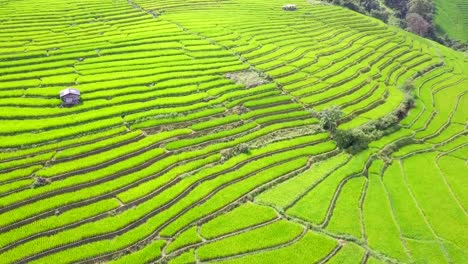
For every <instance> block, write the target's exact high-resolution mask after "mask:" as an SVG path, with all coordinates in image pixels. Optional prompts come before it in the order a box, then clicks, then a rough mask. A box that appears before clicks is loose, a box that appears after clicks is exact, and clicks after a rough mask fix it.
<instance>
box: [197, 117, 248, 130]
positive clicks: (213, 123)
mask: <svg viewBox="0 0 468 264" xmlns="http://www.w3.org/2000/svg"><path fill="white" fill-rule="evenodd" d="M239 120H240V117H239V116H238V115H228V116H223V117H221V118H216V119H212V120H208V121H205V122H201V123H197V124H194V125H192V126H191V127H190V128H191V129H193V130H195V131H199V130H203V129H209V128H213V127H217V126H221V125H225V124H230V123H233V122H236V121H239Z"/></svg>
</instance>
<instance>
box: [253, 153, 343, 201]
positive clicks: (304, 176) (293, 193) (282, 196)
mask: <svg viewBox="0 0 468 264" xmlns="http://www.w3.org/2000/svg"><path fill="white" fill-rule="evenodd" d="M349 158H350V157H349V156H348V155H346V154H339V155H337V156H335V157H332V158H329V159H328V160H325V161H321V162H319V163H315V164H313V165H312V167H311V168H310V169H308V170H307V171H305V172H303V173H301V174H299V175H298V176H296V177H294V178H291V179H289V180H287V181H285V182H283V183H280V184H278V185H276V186H274V187H273V188H271V189H269V190H267V191H265V192H263V193H261V194H260V195H259V196H257V197H256V198H255V201H256V202H259V203H262V204H269V205H272V206H275V207H279V208H281V209H284V208H286V207H287V206H288V205H290V204H291V203H293V202H294V200H295V199H296V198H297V197H298V195H301V194H303V193H304V192H306V191H307V189H308V188H309V187H311V186H313V184H316V183H317V182H318V181H319V180H320V179H321V178H322V177H324V176H325V175H326V174H328V173H331V172H332V171H333V170H336V169H338V168H339V167H340V166H343V164H345V163H346V162H347V161H348V159H349Z"/></svg>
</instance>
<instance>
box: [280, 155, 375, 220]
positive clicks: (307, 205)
mask: <svg viewBox="0 0 468 264" xmlns="http://www.w3.org/2000/svg"><path fill="white" fill-rule="evenodd" d="M371 154H372V152H371V151H370V150H367V151H364V152H361V153H359V154H358V155H356V156H354V157H353V158H352V159H351V160H350V161H349V162H348V163H346V164H345V165H344V166H342V167H340V168H338V169H337V170H335V171H333V173H332V174H330V175H329V176H328V177H326V178H325V179H324V180H323V181H321V182H320V183H319V184H318V185H316V186H314V188H313V189H311V190H310V191H309V192H308V193H307V194H305V195H304V196H303V197H302V198H301V199H300V200H299V201H297V202H296V203H295V204H294V205H293V206H292V207H290V208H289V209H288V210H287V211H286V213H288V214H290V215H293V216H296V217H299V218H302V219H304V220H307V221H309V222H311V223H314V224H321V223H322V222H323V221H324V220H325V217H326V214H327V210H328V209H329V207H330V202H331V200H332V198H333V195H334V193H335V192H336V191H337V188H338V186H339V185H340V183H341V182H342V181H343V180H344V179H345V178H346V177H347V176H350V175H355V174H358V173H361V172H362V171H363V170H364V166H365V164H366V162H367V160H368V158H369V156H370V155H371Z"/></svg>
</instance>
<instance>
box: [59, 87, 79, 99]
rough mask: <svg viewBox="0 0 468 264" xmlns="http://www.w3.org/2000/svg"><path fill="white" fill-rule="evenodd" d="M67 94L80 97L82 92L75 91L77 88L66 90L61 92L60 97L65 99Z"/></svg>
mask: <svg viewBox="0 0 468 264" xmlns="http://www.w3.org/2000/svg"><path fill="white" fill-rule="evenodd" d="M67 94H76V95H80V91H79V90H78V89H75V88H67V89H64V90H62V91H60V97H64V96H65V95H67Z"/></svg>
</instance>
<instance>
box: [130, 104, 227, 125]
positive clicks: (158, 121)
mask: <svg viewBox="0 0 468 264" xmlns="http://www.w3.org/2000/svg"><path fill="white" fill-rule="evenodd" d="M225 110H226V109H225V108H223V107H220V108H214V109H203V110H202V111H198V112H193V113H189V114H187V115H182V116H175V117H168V118H153V119H150V120H147V121H143V122H141V123H138V122H137V123H135V124H134V125H132V128H134V129H137V128H145V127H154V126H159V125H165V124H172V123H178V122H187V121H191V120H193V119H195V120H196V119H199V118H204V117H209V116H212V115H216V114H220V113H223V112H224V111H225ZM165 112H169V111H165ZM163 116H164V115H163ZM156 117H157V116H156Z"/></svg>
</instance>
